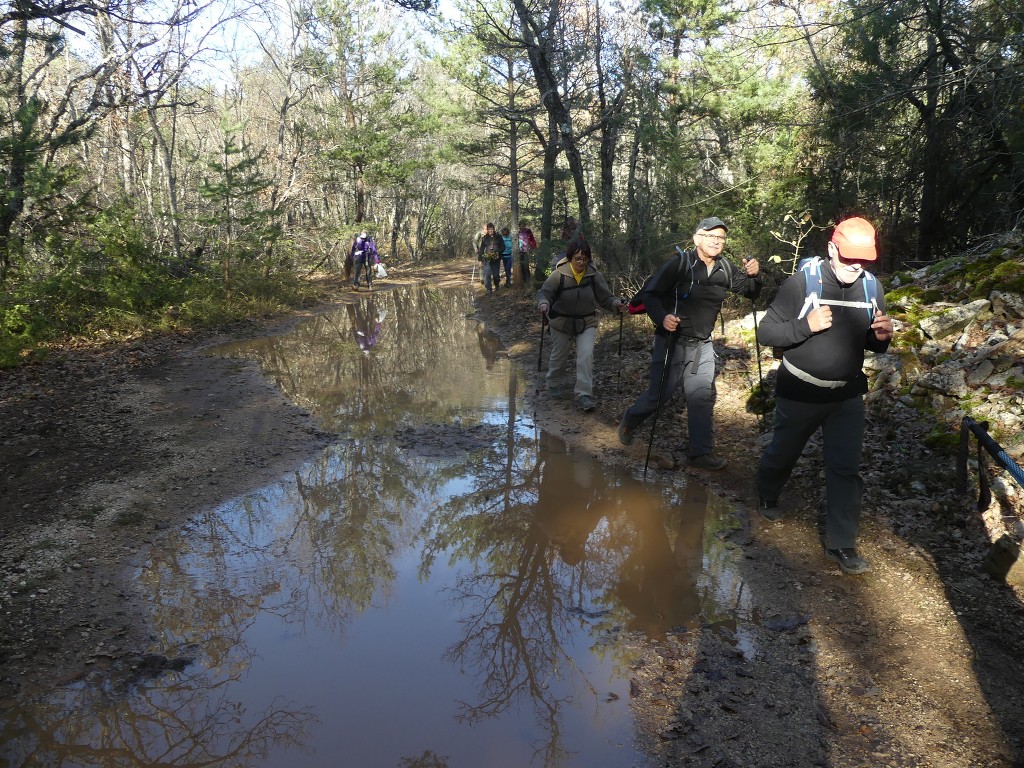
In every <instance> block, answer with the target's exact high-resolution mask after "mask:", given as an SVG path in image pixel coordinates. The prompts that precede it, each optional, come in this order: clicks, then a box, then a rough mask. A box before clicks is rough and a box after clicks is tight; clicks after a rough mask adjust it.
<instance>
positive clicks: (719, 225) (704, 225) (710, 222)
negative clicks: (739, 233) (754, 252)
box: [694, 216, 729, 234]
mask: <svg viewBox="0 0 1024 768" xmlns="http://www.w3.org/2000/svg"><path fill="white" fill-rule="evenodd" d="M712 229H724V230H725V231H726V232H728V231H729V228H728V227H727V226H725V222H724V221H722V220H721V219H720V218H718V217H717V216H708V217H707V218H706V219H701V222H700V224H698V225H697V229H696V230H695V231H694V234H697V232H708V231H710V230H712Z"/></svg>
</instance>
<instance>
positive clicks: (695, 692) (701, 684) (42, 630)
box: [0, 264, 1024, 768]
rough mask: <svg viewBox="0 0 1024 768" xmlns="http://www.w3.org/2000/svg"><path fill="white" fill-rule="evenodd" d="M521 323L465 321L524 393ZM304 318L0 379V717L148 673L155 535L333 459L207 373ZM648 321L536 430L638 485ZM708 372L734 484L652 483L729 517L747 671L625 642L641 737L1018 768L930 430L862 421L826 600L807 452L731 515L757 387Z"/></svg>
mask: <svg viewBox="0 0 1024 768" xmlns="http://www.w3.org/2000/svg"><path fill="white" fill-rule="evenodd" d="M469 274H470V265H469V264H467V265H466V266H465V269H462V265H458V266H457V267H456V268H454V269H453V268H452V267H451V266H447V267H436V268H431V269H423V270H417V271H416V272H415V273H413V272H411V271H410V272H408V273H407V272H403V271H401V270H399V271H396V272H393V273H392V275H391V276H390V277H389V279H388V280H387V281H386V282H385V285H381V286H379V287H380V288H381V289H386V288H387V287H388V286H394V285H398V284H401V283H403V282H412V281H416V280H421V279H422V280H428V281H430V282H432V283H441V282H443V281H447V282H449V283H457V282H459V281H460V280H462V281H464V280H465V279H466V278H467V277H468V276H469ZM345 298H346V297H345V296H342V297H341V300H345ZM532 305H533V296H532V290H526V291H520V290H518V289H513V290H511V291H502V292H500V293H498V294H497V295H496V296H494V297H490V298H487V297H481V298H480V299H479V310H480V315H481V317H482V318H483V319H485V320H486V322H487V323H488V324H489V325H490V326H491V327H492V329H493V330H495V331H496V332H497V333H498V334H499V335H500V336H501V337H502V338H503V340H504V341H505V343H506V344H507V346H508V347H509V348H510V354H511V355H512V356H513V357H518V358H520V359H521V362H522V364H523V368H524V370H525V371H526V372H527V375H528V376H530V377H531V378H532V379H533V382H534V385H535V389H536V383H537V380H536V375H537V374H536V371H535V368H536V339H537V334H538V332H539V330H540V325H539V322H538V319H537V316H536V313H535V312H534V311H533V306H532ZM317 311H319V309H318V310H317ZM308 314H309V313H299V314H297V315H296V316H294V317H291V318H288V319H287V320H285V321H278V322H275V323H272V324H247V325H245V326H239V327H237V328H235V329H232V330H231V331H229V332H225V333H223V334H219V335H217V336H204V337H196V338H186V337H169V338H167V337H165V338H159V339H151V340H142V341H136V342H132V343H127V344H121V345H111V346H108V347H105V348H82V349H68V350H65V351H64V352H61V353H60V354H55V355H54V357H53V359H52V360H51V361H50V362H48V363H46V364H40V365H33V366H29V367H26V368H25V369H22V370H19V371H13V372H4V373H0V435H2V437H0V466H2V467H3V471H2V474H0V611H2V612H3V618H4V620H3V622H2V623H0V700H5V699H6V700H11V697H14V696H16V695H19V694H26V693H31V692H34V691H45V690H48V689H51V688H52V687H54V686H55V685H59V684H61V683H65V682H68V681H70V680H74V679H80V678H82V677H84V676H89V675H93V674H101V673H104V672H101V671H102V670H106V671H109V670H112V669H113V670H117V669H129V670H130V669H132V668H133V667H135V668H139V667H140V666H143V664H142V659H143V654H144V653H145V651H146V648H147V645H148V642H149V637H148V632H149V629H148V627H147V626H146V625H145V622H144V621H143V619H142V617H143V615H144V613H143V610H142V608H143V606H142V596H141V595H140V594H138V593H137V592H136V591H135V588H134V586H133V585H132V583H131V582H130V581H129V580H128V579H126V574H127V572H128V569H129V567H130V566H131V565H132V564H133V562H135V559H136V558H141V553H143V552H144V550H145V548H146V547H147V546H149V545H150V544H151V543H152V542H154V541H155V540H156V539H157V538H159V537H160V536H161V535H163V532H164V531H166V530H170V529H173V528H178V527H180V525H181V524H182V523H183V522H184V521H185V520H187V519H188V518H189V517H191V516H193V515H194V514H196V513H197V512H199V511H201V510H203V509H207V508H209V507H210V506H212V505H215V504H217V503H219V502H221V501H223V500H226V499H228V498H231V497H232V496H235V495H237V494H239V493H242V492H244V491H246V490H248V489H251V488H255V487H258V486H259V485H262V484H265V483H267V482H270V481H271V480H273V479H274V478H276V477H278V476H280V474H282V473H283V472H284V471H286V470H287V469H288V468H290V467H293V466H296V465H297V464H299V463H301V462H302V461H303V460H305V459H306V458H308V457H309V456H311V455H312V454H313V452H315V451H316V450H317V449H318V448H319V447H321V446H323V445H325V444H326V443H328V442H329V441H330V440H331V439H332V436H331V435H329V434H327V433H325V432H323V431H321V429H320V428H319V427H318V426H317V425H316V424H315V423H313V421H312V419H311V418H310V416H309V415H308V414H307V413H305V412H303V411H302V410H301V409H299V408H296V407H295V406H293V405H291V404H289V403H287V402H286V401H285V400H284V399H283V398H282V397H281V395H280V394H279V393H278V392H277V391H276V390H275V389H274V387H273V386H272V385H271V384H270V383H268V382H267V381H266V380H264V379H263V378H262V377H261V376H260V375H259V373H258V371H257V370H256V368H255V366H254V365H251V364H246V363H242V362H239V361H237V360H227V359H223V358H219V357H215V356H209V355H206V354H204V351H203V350H204V349H205V348H206V347H208V346H210V345H211V344H214V343H217V342H220V341H226V340H229V339H231V338H237V337H251V336H255V335H259V334H264V333H273V332H279V331H281V330H284V329H285V328H286V327H288V326H289V325H290V324H291V323H294V322H297V321H299V320H301V319H302V317H303V316H306V315H308ZM645 323H646V321H644V320H642V319H631V320H627V322H626V327H625V334H624V336H625V338H624V343H623V354H622V358H621V359H620V358H619V357H618V354H617V351H618V323H617V321H615V320H613V319H609V320H607V321H606V322H604V323H602V336H601V340H600V342H599V346H598V351H597V357H596V359H597V370H596V381H597V396H598V401H599V405H598V410H597V411H596V412H595V413H593V414H588V415H584V414H582V413H579V412H578V411H574V410H573V409H572V407H571V405H570V404H569V403H566V402H564V401H563V402H555V403H551V402H549V401H548V400H547V399H546V398H544V397H543V395H542V394H540V395H537V396H536V410H537V417H538V419H539V420H540V421H541V423H542V425H543V426H544V427H545V428H547V429H548V430H549V431H552V432H555V433H558V434H560V435H561V436H562V437H564V438H565V439H566V440H567V441H568V442H570V443H571V444H573V445H574V446H576V447H577V448H578V449H579V450H587V451H592V452H594V453H597V454H599V455H600V456H601V457H602V459H603V460H605V461H614V462H623V463H634V464H635V463H640V464H642V462H643V453H644V450H645V448H646V435H645V434H644V435H643V439H638V441H637V443H636V444H634V446H633V447H632V448H631V449H629V450H626V449H623V448H622V447H621V446H619V444H618V442H617V440H616V437H615V425H616V423H617V419H618V416H619V415H621V412H622V409H623V408H624V407H625V406H626V405H628V403H629V402H631V401H632V399H633V397H634V396H635V395H636V394H637V392H638V391H639V389H640V387H641V386H642V379H643V377H644V375H645V372H646V366H647V357H648V352H647V346H648V343H649V339H650V331H649V328H648V327H647V326H646V325H645ZM720 354H721V357H722V362H723V371H722V373H721V375H720V377H719V379H718V381H719V402H718V405H717V407H716V430H717V435H716V440H717V445H718V451H719V452H720V453H722V454H723V455H725V456H726V457H728V458H729V460H730V466H729V468H728V469H727V470H726V471H725V472H722V473H709V472H700V471H693V470H690V469H686V468H676V469H660V470H658V472H667V471H682V472H687V473H690V474H692V476H693V477H694V478H697V479H699V480H700V481H701V482H705V483H707V484H708V485H709V487H711V488H712V489H713V490H716V491H717V492H718V493H719V494H720V495H722V496H724V497H726V498H728V499H731V500H733V501H735V502H736V504H737V507H738V509H739V512H738V516H739V518H740V520H741V522H742V523H743V526H741V527H740V528H739V529H737V531H736V532H735V533H734V534H733V535H732V537H731V540H730V545H731V546H733V547H735V548H736V550H737V551H738V552H740V553H741V563H742V569H741V571H742V573H741V575H742V578H743V579H744V582H745V587H746V588H747V589H748V590H749V593H750V594H751V595H752V600H753V602H754V604H755V605H756V606H758V614H759V617H760V619H761V621H760V624H759V625H758V626H757V627H755V628H754V629H753V630H752V631H753V632H754V636H753V637H752V639H751V642H752V645H753V648H754V649H755V652H754V653H748V654H745V653H741V652H740V651H739V650H738V648H739V646H740V645H741V644H740V643H739V642H738V640H737V638H736V637H735V636H733V634H732V630H730V629H728V628H725V627H721V626H707V627H704V628H702V629H701V630H700V631H699V632H697V633H694V635H693V636H690V637H686V638H680V637H675V636H670V637H667V638H665V639H662V640H643V639H640V638H637V639H636V640H635V642H636V643H637V646H638V647H637V652H638V654H639V656H640V658H641V661H640V662H638V664H637V666H636V668H635V669H634V677H635V679H634V682H635V688H634V694H635V695H634V697H633V700H632V705H633V708H634V711H635V713H636V716H637V721H638V723H639V724H640V725H641V730H642V733H641V734H640V737H641V739H642V740H644V741H646V742H647V745H648V747H649V748H650V749H651V750H652V751H653V752H656V753H658V754H659V755H660V756H661V757H662V758H663V759H664V760H665V761H666V762H667V763H668V764H672V765H677V764H680V765H708V766H712V765H714V766H728V765H735V766H740V765H742V766H780V765H793V766H815V765H823V766H949V767H950V768H953V767H954V766H956V767H957V768H961V767H963V766H997V767H1005V766H1024V696H1022V695H1021V691H1024V679H1022V677H1024V675H1022V673H1021V664H1020V659H1021V658H1024V654H1022V650H1024V647H1022V646H1024V610H1022V603H1021V600H1020V597H1019V596H1018V595H1017V594H1015V593H1014V592H1013V591H1012V590H1010V589H1009V588H1007V587H1004V586H1002V585H999V584H997V583H995V582H993V581H991V580H990V579H988V578H987V577H986V576H984V575H983V574H982V572H981V569H980V568H979V567H978V565H979V562H980V560H981V558H982V556H983V555H984V548H985V540H984V535H983V531H982V529H981V526H980V523H979V522H978V521H977V520H976V519H975V516H974V515H973V514H972V513H971V512H969V511H967V503H966V502H965V501H964V500H963V499H960V498H958V497H957V496H956V495H955V494H953V493H952V492H951V491H950V490H949V478H950V477H952V474H953V473H952V470H953V466H952V460H951V459H948V458H945V457H939V456H933V455H930V454H928V453H927V452H926V451H924V450H923V449H922V448H921V447H920V442H919V440H918V438H919V437H920V435H921V434H923V432H924V431H925V430H926V425H923V424H922V425H919V424H918V422H917V421H916V419H915V418H914V414H912V413H911V412H908V411H906V410H904V409H902V408H901V407H900V406H899V405H898V404H895V403H892V402H888V401H884V402H877V403H875V404H874V405H873V406H872V408H871V414H872V415H871V422H870V424H869V439H868V449H867V451H866V454H867V455H866V460H865V473H864V474H865V480H866V483H867V503H866V515H865V518H866V519H865V525H864V531H863V536H862V548H863V550H864V553H865V555H866V556H867V557H868V558H869V559H870V560H871V562H872V565H873V570H872V571H871V573H870V574H868V575H867V576H865V577H860V578H851V577H844V576H842V575H841V574H840V573H839V572H838V570H836V568H835V567H834V566H831V565H830V564H828V563H827V562H826V561H825V560H824V558H823V557H822V555H821V551H820V547H819V545H818V542H817V536H816V533H815V510H816V509H817V508H818V506H819V505H820V503H821V501H822V498H821V496H822V495H821V489H820V481H819V480H818V478H819V476H820V464H821V462H820V454H819V452H817V451H814V450H812V451H810V452H809V455H808V456H807V457H805V460H804V462H803V466H802V467H801V468H800V470H799V471H798V473H797V475H796V476H795V477H794V481H793V484H792V488H791V489H790V491H789V493H788V494H787V495H786V496H784V498H783V503H784V504H785V505H786V515H785V517H784V518H783V520H782V521H780V522H778V523H772V524H764V523H763V521H761V520H760V519H758V518H757V517H756V516H755V515H753V514H751V513H750V512H749V508H748V506H747V505H748V504H749V502H750V499H749V491H750V474H749V468H750V467H751V466H753V465H754V464H755V463H756V461H757V456H758V454H759V451H760V445H759V439H758V438H759V431H758V419H757V416H756V414H754V413H752V412H751V411H750V410H749V409H748V406H747V398H748V394H749V388H748V387H749V385H750V383H751V380H752V377H753V378H756V375H757V374H756V368H753V367H752V366H753V361H752V360H751V356H750V352H749V350H747V349H745V348H744V347H743V346H742V345H741V344H740V343H739V342H738V340H737V339H735V338H731V339H730V338H726V339H725V341H724V343H723V344H721V345H720ZM669 413H671V414H672V415H670V416H667V417H666V418H665V419H664V421H663V422H662V426H660V427H659V433H660V434H662V435H672V434H676V435H678V434H680V433H681V432H683V431H684V430H685V420H684V419H682V418H680V414H679V411H678V408H672V409H670V410H669ZM893 423H896V424H899V425H900V428H899V429H898V430H897V433H898V434H897V435H895V436H892V435H891V430H886V426H887V425H891V424H893ZM663 430H664V431H663ZM678 442H680V443H681V440H680V441H678ZM641 444H642V445H641ZM678 447H679V446H677V445H674V444H673V441H671V440H665V441H659V448H658V451H657V454H656V461H657V462H658V463H659V465H660V466H666V467H667V466H671V465H672V464H673V463H677V461H678V457H677V456H673V454H672V452H671V450H669V449H672V448H678ZM657 477H658V475H657V472H655V474H654V475H653V477H652V482H657Z"/></svg>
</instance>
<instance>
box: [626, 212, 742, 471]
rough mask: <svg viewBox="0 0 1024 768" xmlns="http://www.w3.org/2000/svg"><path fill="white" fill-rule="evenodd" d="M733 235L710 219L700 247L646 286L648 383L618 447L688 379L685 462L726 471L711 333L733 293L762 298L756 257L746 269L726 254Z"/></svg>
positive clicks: (700, 232) (698, 236)
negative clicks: (717, 445)
mask: <svg viewBox="0 0 1024 768" xmlns="http://www.w3.org/2000/svg"><path fill="white" fill-rule="evenodd" d="M727 232H728V227H726V226H725V222H723V221H722V220H721V219H719V218H717V217H715V216H711V217H709V218H706V219H704V220H703V221H701V222H700V224H698V225H697V231H696V232H694V235H693V244H694V246H695V248H694V249H693V250H690V251H684V250H682V249H681V248H676V255H675V256H673V257H672V258H671V259H669V260H668V261H666V262H665V263H664V264H662V265H661V267H659V268H658V271H657V272H655V273H654V275H653V276H652V278H651V279H650V280H649V281H648V282H647V283H646V288H645V290H644V294H643V302H644V306H645V308H646V311H647V315H648V316H649V317H650V318H651V320H652V321H653V322H654V327H655V328H656V331H655V336H654V347H653V349H652V352H651V377H650V384H649V386H648V387H647V391H646V392H644V393H643V394H642V395H640V397H639V398H637V401H636V402H635V403H633V405H631V406H630V407H629V408H627V409H626V413H625V414H624V415H623V417H622V422H621V423H620V424H619V442H621V443H622V444H623V445H629V444H630V443H631V442H633V436H634V433H635V431H636V429H637V427H639V426H640V424H642V423H643V421H644V420H645V419H646V418H647V417H648V416H650V415H651V414H652V413H654V411H655V410H656V409H657V407H658V403H659V402H667V401H668V399H669V398H670V397H671V396H672V393H673V392H675V390H676V387H677V386H679V383H680V381H682V384H683V392H684V393H685V395H686V415H687V429H688V433H689V442H688V445H687V449H686V456H687V459H688V461H689V463H690V464H691V465H693V466H695V467H700V468H701V469H722V468H724V467H725V465H726V464H727V463H728V462H727V461H726V460H725V459H724V458H722V457H721V456H716V455H715V454H714V453H712V447H713V446H712V442H713V441H712V429H711V415H712V410H713V409H714V405H715V351H714V348H713V347H712V345H711V332H712V331H713V330H714V327H715V319H716V318H717V317H718V313H719V312H720V311H721V309H722V302H724V301H725V296H726V293H727V292H728V291H734V292H736V293H742V294H743V295H744V296H746V297H748V298H750V299H753V298H756V297H757V295H758V294H759V293H760V292H761V278H760V277H759V276H758V269H759V267H758V263H757V260H756V259H750V260H748V261H746V262H744V268H743V270H742V271H741V270H738V269H737V268H735V267H733V265H731V264H730V263H728V261H726V259H725V258H724V257H723V256H722V251H723V250H725V238H726V233H727ZM751 278H753V279H751ZM666 366H668V371H667V374H666ZM663 374H666V375H663Z"/></svg>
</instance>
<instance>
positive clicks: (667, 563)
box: [616, 484, 708, 634]
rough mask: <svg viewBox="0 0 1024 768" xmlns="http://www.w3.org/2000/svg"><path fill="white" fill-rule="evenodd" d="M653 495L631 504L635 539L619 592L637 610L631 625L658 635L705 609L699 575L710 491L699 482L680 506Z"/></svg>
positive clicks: (627, 603) (625, 603)
mask: <svg viewBox="0 0 1024 768" xmlns="http://www.w3.org/2000/svg"><path fill="white" fill-rule="evenodd" d="M649 498H650V503H649V504H644V503H640V502H639V501H638V503H634V504H631V505H629V508H628V515H629V518H630V519H631V521H632V522H633V524H634V525H635V526H636V540H635V543H634V545H633V546H632V547H630V550H629V555H628V556H627V557H626V560H625V561H624V562H623V564H622V570H621V571H620V572H619V581H618V584H617V586H616V593H617V594H618V597H619V600H620V601H621V602H622V604H623V606H625V607H626V608H627V609H628V610H629V611H630V613H632V614H633V618H632V620H631V621H630V623H629V627H630V629H638V630H642V631H644V632H647V633H649V634H657V633H660V632H664V631H666V630H668V629H670V628H671V627H673V626H676V625H679V624H685V623H686V622H687V621H689V620H690V619H692V618H694V617H695V616H697V615H699V613H700V597H699V596H698V594H697V579H698V578H699V577H700V574H701V570H702V568H703V562H704V549H703V540H704V519H705V516H706V513H707V506H708V492H707V489H706V488H703V487H702V486H699V485H697V484H692V485H690V486H687V488H686V492H685V494H684V496H683V503H682V504H681V505H680V506H679V507H676V508H669V507H667V506H665V505H664V503H660V502H659V500H658V499H656V498H654V497H649ZM673 533H674V534H675V535H674V537H673V536H672V534H673ZM673 538H674V544H673V543H672V539H673Z"/></svg>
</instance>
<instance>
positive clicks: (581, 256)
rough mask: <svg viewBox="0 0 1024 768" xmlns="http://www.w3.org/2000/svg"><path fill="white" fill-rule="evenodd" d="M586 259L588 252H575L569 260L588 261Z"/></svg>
mask: <svg viewBox="0 0 1024 768" xmlns="http://www.w3.org/2000/svg"><path fill="white" fill-rule="evenodd" d="M586 260H587V254H585V253H576V254H573V255H572V256H570V257H569V261H586Z"/></svg>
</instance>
